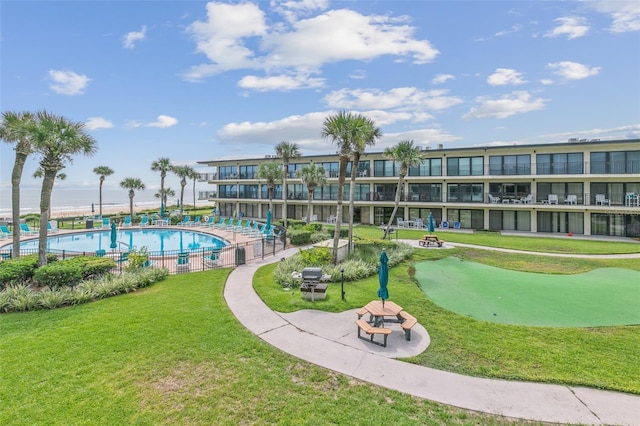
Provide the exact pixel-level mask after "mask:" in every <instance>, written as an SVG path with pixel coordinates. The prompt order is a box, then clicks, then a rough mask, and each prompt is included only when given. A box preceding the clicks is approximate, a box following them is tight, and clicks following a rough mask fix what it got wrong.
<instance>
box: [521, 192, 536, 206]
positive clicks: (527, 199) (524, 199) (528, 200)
mask: <svg viewBox="0 0 640 426" xmlns="http://www.w3.org/2000/svg"><path fill="white" fill-rule="evenodd" d="M520 201H522V203H524V204H531V203H532V202H533V194H529V195H527V196H526V197H522V198H520Z"/></svg>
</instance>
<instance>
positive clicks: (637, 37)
mask: <svg viewBox="0 0 640 426" xmlns="http://www.w3.org/2000/svg"><path fill="white" fill-rule="evenodd" d="M1 8H2V9H1V19H2V21H1V30H0V31H1V33H0V37H1V38H0V43H1V44H0V49H1V64H2V66H1V95H0V102H1V109H2V111H8V110H12V111H22V110H27V111H36V110H40V109H47V110H49V111H51V112H54V113H56V114H60V115H63V116H65V117H67V118H69V119H71V120H74V121H82V122H86V124H87V127H88V129H89V131H90V133H91V135H92V136H94V137H95V139H96V140H97V142H98V152H97V154H96V155H95V156H94V157H91V158H82V157H78V158H76V160H75V161H74V162H73V164H72V165H71V166H69V167H67V169H66V170H65V172H66V174H67V180H66V181H64V182H59V183H57V184H56V185H57V187H66V188H81V187H95V186H96V185H97V177H96V176H95V175H94V174H93V173H92V169H93V168H94V167H96V166H99V165H107V166H110V167H111V168H113V169H114V170H115V172H116V173H115V175H114V176H111V177H109V178H108V179H107V181H106V182H105V188H106V189H111V188H117V185H118V182H120V180H122V179H123V178H125V177H139V178H141V179H142V180H143V181H144V182H145V184H146V185H147V188H148V189H151V190H154V189H157V187H159V180H160V179H159V175H158V174H157V173H155V172H152V171H151V170H150V165H151V162H153V161H154V160H156V159H158V158H159V157H163V156H166V157H169V158H170V159H171V161H172V162H173V163H175V164H190V165H194V166H197V165H196V164H195V163H196V161H202V160H211V159H217V158H238V157H262V156H263V155H266V154H273V152H274V146H275V145H276V144H277V143H279V142H281V141H283V140H287V141H289V142H296V143H298V144H299V145H300V148H301V151H302V152H303V154H322V153H332V152H334V151H335V148H334V147H333V146H332V145H331V144H330V143H329V142H326V141H323V140H322V139H321V138H320V132H321V127H322V122H323V120H324V118H325V117H326V116H327V115H329V114H331V113H335V112H337V111H340V110H343V109H344V110H351V111H356V112H360V113H362V114H365V115H367V116H369V117H371V118H372V119H373V120H374V121H375V122H376V123H377V124H378V125H379V126H380V128H381V129H382V132H383V134H384V137H383V138H382V139H381V140H380V141H379V142H378V143H377V144H376V146H375V147H374V148H373V149H374V150H375V151H381V150H383V149H384V148H385V147H387V146H391V145H393V144H395V143H397V142H399V141H401V140H404V139H413V140H414V141H415V142H416V143H417V144H419V145H421V146H431V147H436V146H437V145H438V144H443V145H444V146H445V147H464V146H478V145H492V144H493V145H495V144H518V143H546V142H562V141H566V140H567V139H568V138H570V137H578V138H588V139H591V138H598V139H602V140H605V139H628V138H640V77H639V76H640V2H637V1H609V0H607V1H589V2H582V1H578V2H575V1H561V2H555V1H534V2H526V1H491V2H489V1H487V2H485V1H468V2H467V1H391V0H387V1H346V2H345V1H343V2H337V1H328V0H305V1H279V0H272V1H270V2H268V1H259V2H251V1H247V2H209V3H207V2H200V1H135V2H133V1H100V2H94V1H65V2H58V1H47V2H44V1H37V2H36V1H2V3H1ZM0 155H1V170H0V179H1V186H2V187H7V186H8V185H10V175H11V167H12V165H13V158H14V154H13V151H12V149H11V146H9V145H7V144H5V143H2V144H0ZM36 167H37V159H36V158H35V157H34V158H32V159H30V161H29V164H28V166H27V170H26V171H25V179H24V183H25V186H26V187H29V186H37V185H39V182H36V181H34V180H32V179H30V178H29V176H30V175H31V173H33V171H34V170H35V168H36ZM197 169H198V170H201V171H208V170H207V168H206V167H202V166H198V167H197ZM168 184H169V186H171V187H172V188H174V189H179V184H178V179H177V178H175V177H169V178H168ZM188 188H189V187H188ZM188 188H187V189H188ZM200 189H206V188H200ZM147 192H148V191H147Z"/></svg>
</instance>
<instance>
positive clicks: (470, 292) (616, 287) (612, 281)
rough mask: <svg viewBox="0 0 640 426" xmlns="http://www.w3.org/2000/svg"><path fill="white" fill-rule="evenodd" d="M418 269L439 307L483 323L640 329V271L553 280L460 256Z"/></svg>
mask: <svg viewBox="0 0 640 426" xmlns="http://www.w3.org/2000/svg"><path fill="white" fill-rule="evenodd" d="M415 268H416V279H417V280H418V283H419V285H420V287H421V288H422V290H423V291H424V292H425V293H426V294H427V296H428V297H429V298H431V299H432V300H433V301H434V302H435V303H436V304H438V305H439V306H442V307H443V308H445V309H448V310H450V311H453V312H456V313H458V314H461V315H466V316H470V317H473V318H476V319H479V320H483V321H491V322H497V323H502V324H517V325H534V326H552V327H596V326H611V325H637V324H640V272H637V271H632V270H629V269H621V268H601V269H595V270H593V271H590V272H587V273H584V274H577V275H550V274H538V273H531V272H518V271H509V270H506V269H500V268H495V267H492V266H487V265H483V264H481V263H476V262H467V261H464V260H462V259H459V258H455V257H449V258H446V259H442V260H438V261H435V262H428V261H427V262H420V263H417V264H416V265H415Z"/></svg>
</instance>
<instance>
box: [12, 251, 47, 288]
mask: <svg viewBox="0 0 640 426" xmlns="http://www.w3.org/2000/svg"><path fill="white" fill-rule="evenodd" d="M56 260H58V257H57V256H56V255H55V254H48V255H47V262H49V263H52V262H55V261H56ZM37 268H38V255H37V254H30V255H27V256H22V257H18V258H16V259H9V260H5V261H2V262H0V290H1V289H2V288H4V287H5V286H8V285H12V284H24V283H27V282H28V281H29V280H30V279H31V278H33V274H34V273H35V271H36V269H37Z"/></svg>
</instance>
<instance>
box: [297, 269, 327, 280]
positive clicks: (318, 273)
mask: <svg viewBox="0 0 640 426" xmlns="http://www.w3.org/2000/svg"><path fill="white" fill-rule="evenodd" d="M321 277H322V268H304V269H303V270H302V279H303V280H312V281H318V280H320V278H321Z"/></svg>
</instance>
